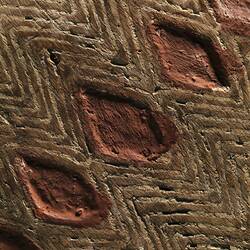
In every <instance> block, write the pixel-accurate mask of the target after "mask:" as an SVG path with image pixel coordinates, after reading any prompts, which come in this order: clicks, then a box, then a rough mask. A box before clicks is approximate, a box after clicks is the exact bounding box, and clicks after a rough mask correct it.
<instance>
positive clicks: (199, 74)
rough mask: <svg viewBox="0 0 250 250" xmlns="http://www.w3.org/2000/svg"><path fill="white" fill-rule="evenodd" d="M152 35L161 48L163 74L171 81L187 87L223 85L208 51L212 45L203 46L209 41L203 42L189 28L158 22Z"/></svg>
mask: <svg viewBox="0 0 250 250" xmlns="http://www.w3.org/2000/svg"><path fill="white" fill-rule="evenodd" d="M149 35H150V37H151V39H152V42H153V43H154V45H155V47H156V49H157V52H158V56H159V60H160V63H161V65H162V73H163V75H164V76H165V77H166V78H167V80H168V81H170V82H172V83H174V84H175V85H177V86H184V87H185V88H200V89H209V88H210V89H211V88H214V87H218V86H220V83H219V80H218V78H217V76H216V73H215V70H214V68H213V65H212V60H211V57H210V55H209V54H208V53H207V51H208V50H211V48H210V45H209V44H206V46H204V45H203V43H208V42H207V41H203V42H202V41H199V39H197V37H194V36H192V34H187V32H185V31H179V30H178V31H177V30H176V31H175V30H171V29H166V28H165V27H161V26H156V25H151V26H150V27H149ZM216 63H218V62H216ZM217 66H218V67H220V65H217Z"/></svg>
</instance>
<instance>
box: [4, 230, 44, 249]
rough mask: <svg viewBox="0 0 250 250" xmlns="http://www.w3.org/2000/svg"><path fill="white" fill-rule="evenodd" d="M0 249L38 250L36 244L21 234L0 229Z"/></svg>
mask: <svg viewBox="0 0 250 250" xmlns="http://www.w3.org/2000/svg"><path fill="white" fill-rule="evenodd" d="M0 249H1V250H23V249H25V250H39V249H40V248H38V247H37V246H36V245H34V244H33V243H32V242H31V241H29V240H28V239H26V238H24V237H23V236H21V235H18V234H15V233H12V232H5V231H1V230H0Z"/></svg>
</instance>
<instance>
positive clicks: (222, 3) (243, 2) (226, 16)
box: [211, 0, 250, 36]
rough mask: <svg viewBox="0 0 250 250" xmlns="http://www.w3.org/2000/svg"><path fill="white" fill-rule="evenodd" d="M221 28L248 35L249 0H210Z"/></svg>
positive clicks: (249, 24) (249, 31) (249, 30)
mask: <svg viewBox="0 0 250 250" xmlns="http://www.w3.org/2000/svg"><path fill="white" fill-rule="evenodd" d="M211 3H212V6H213V8H214V10H215V14H216V17H217V19H218V21H219V22H221V24H222V27H223V29H225V30H231V31H234V32H235V33H237V34H240V35H248V36H249V35H250V0H211Z"/></svg>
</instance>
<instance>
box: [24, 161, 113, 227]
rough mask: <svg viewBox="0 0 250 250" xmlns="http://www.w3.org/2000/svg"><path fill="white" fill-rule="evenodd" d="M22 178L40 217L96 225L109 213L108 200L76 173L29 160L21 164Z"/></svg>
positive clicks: (76, 223) (82, 224)
mask: <svg viewBox="0 0 250 250" xmlns="http://www.w3.org/2000/svg"><path fill="white" fill-rule="evenodd" d="M20 177H21V180H22V181H23V183H24V184H25V188H26V191H27V194H28V195H29V197H30V198H31V201H32V203H33V205H34V212H35V215H36V216H37V217H38V218H40V219H43V220H46V221H48V222H54V223H58V224H65V225H72V226H93V225H96V224H99V223H101V221H102V220H103V219H104V218H106V217H107V216H108V209H109V208H110V202H109V201H108V199H107V198H105V197H104V196H102V195H101V194H99V193H98V192H97V191H96V190H95V189H94V187H93V186H92V185H90V184H88V183H86V182H85V181H84V180H83V179H82V178H81V177H79V176H78V174H76V173H73V172H68V171H63V170H62V169H61V167H60V169H59V167H58V166H53V164H50V165H49V167H48V166H47V165H46V164H43V163H41V162H40V161H36V160H33V159H32V160H31V159H28V160H25V161H24V160H22V162H21V164H20Z"/></svg>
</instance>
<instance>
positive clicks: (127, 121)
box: [79, 90, 177, 163]
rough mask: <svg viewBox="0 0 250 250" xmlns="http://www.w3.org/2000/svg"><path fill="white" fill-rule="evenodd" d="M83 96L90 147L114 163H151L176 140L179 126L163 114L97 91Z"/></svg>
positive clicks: (81, 98) (86, 131)
mask: <svg viewBox="0 0 250 250" xmlns="http://www.w3.org/2000/svg"><path fill="white" fill-rule="evenodd" d="M79 96H80V100H81V108H82V111H83V115H84V120H85V128H84V129H85V134H86V138H87V141H88V146H89V148H90V150H91V151H92V152H93V153H94V154H96V155H97V156H100V157H104V158H105V159H108V160H111V161H112V162H113V163H114V162H118V163H128V162H131V161H132V162H148V161H152V160H155V159H156V158H158V157H159V156H160V154H162V153H165V152H167V151H168V150H169V149H170V147H171V145H172V144H174V143H175V142H176V138H177V130H176V127H175V125H174V124H173V123H172V122H171V121H170V120H169V119H168V117H166V116H165V115H164V114H162V113H159V112H153V111H151V110H150V109H149V108H146V107H143V105H140V104H139V103H135V102H134V101H132V100H129V99H126V98H120V97H117V96H112V95H108V94H103V93H98V92H95V91H89V90H87V91H85V92H84V91H82V92H81V93H80V94H79Z"/></svg>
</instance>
